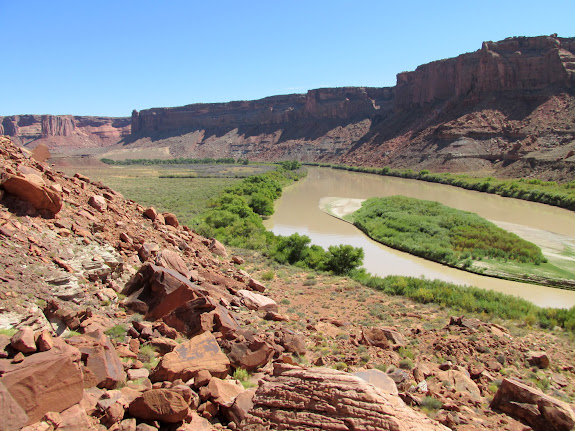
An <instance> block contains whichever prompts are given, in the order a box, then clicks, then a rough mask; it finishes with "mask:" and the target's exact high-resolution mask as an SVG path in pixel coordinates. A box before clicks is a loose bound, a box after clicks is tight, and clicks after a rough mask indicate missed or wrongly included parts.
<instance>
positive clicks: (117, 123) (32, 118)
mask: <svg viewBox="0 0 575 431" xmlns="http://www.w3.org/2000/svg"><path fill="white" fill-rule="evenodd" d="M2 134H5V135H9V136H11V137H12V139H13V141H14V142H16V143H18V144H19V145H23V146H32V147H35V146H36V145H38V144H40V143H43V144H46V145H47V146H48V147H49V148H50V149H52V150H58V149H66V148H68V149H69V148H90V147H105V146H109V145H112V144H115V143H117V142H118V141H119V140H120V139H122V138H124V137H126V136H128V135H129V134H130V118H127V117H124V118H111V117H83V116H73V115H13V116H9V117H3V118H2V117H0V135H2Z"/></svg>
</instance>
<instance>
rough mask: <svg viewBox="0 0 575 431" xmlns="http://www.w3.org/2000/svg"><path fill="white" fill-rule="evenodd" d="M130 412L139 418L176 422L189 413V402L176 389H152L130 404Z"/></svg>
mask: <svg viewBox="0 0 575 431" xmlns="http://www.w3.org/2000/svg"><path fill="white" fill-rule="evenodd" d="M129 410H130V414H131V415H132V416H134V417H136V418H138V419H144V420H148V421H156V420H157V421H162V422H167V423H176V422H180V421H181V420H183V419H184V418H185V417H186V416H187V414H188V403H186V401H185V400H184V398H183V397H182V396H181V395H180V394H179V393H178V392H176V391H172V390H169V389H150V390H149V391H146V392H144V393H143V394H142V396H140V397H138V398H136V399H135V400H134V401H132V403H131V404H130V408H129Z"/></svg>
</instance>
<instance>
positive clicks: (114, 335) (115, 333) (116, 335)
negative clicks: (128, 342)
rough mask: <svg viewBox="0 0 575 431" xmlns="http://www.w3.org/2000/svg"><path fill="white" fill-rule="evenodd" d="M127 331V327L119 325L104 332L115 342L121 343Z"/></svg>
mask: <svg viewBox="0 0 575 431" xmlns="http://www.w3.org/2000/svg"><path fill="white" fill-rule="evenodd" d="M126 331H127V329H126V326H125V325H122V324H119V325H115V326H113V327H111V328H110V329H107V330H106V331H104V334H106V335H107V336H108V337H110V338H111V339H113V340H116V341H119V340H122V339H123V338H124V337H125V336H126Z"/></svg>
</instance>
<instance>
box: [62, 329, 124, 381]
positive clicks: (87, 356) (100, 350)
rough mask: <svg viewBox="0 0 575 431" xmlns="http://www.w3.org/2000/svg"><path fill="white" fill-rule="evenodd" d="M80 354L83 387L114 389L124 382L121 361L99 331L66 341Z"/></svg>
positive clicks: (109, 342) (106, 337)
mask: <svg viewBox="0 0 575 431" xmlns="http://www.w3.org/2000/svg"><path fill="white" fill-rule="evenodd" d="M68 343H69V344H71V345H73V346H75V347H77V348H78V349H79V350H80V352H82V360H83V371H84V387H86V388H90V387H92V386H97V387H99V388H104V389H114V388H115V387H116V385H117V384H118V383H119V382H123V381H125V380H126V373H125V372H124V367H123V365H122V361H121V360H120V357H119V356H118V354H117V352H116V349H115V348H114V346H113V344H112V342H111V341H110V339H109V338H108V336H107V335H105V334H104V333H103V332H102V331H101V330H98V331H94V332H90V333H88V334H83V335H81V336H77V337H72V338H69V339H68Z"/></svg>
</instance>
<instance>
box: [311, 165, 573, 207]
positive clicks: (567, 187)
mask: <svg viewBox="0 0 575 431" xmlns="http://www.w3.org/2000/svg"><path fill="white" fill-rule="evenodd" d="M306 165H309V166H320V167H325V168H331V169H340V170H345V171H351V172H361V173H365V174H373V175H383V176H390V177H397V178H408V179H413V180H420V181H425V182H430V183H438V184H445V185H450V186H454V187H460V188H463V189H466V190H475V191H479V192H484V193H489V194H495V195H499V196H503V197H511V198H515V199H521V200H526V201H532V202H539V203H542V204H546V205H553V206H557V207H559V208H565V209H568V210H572V211H574V210H575V182H574V181H571V182H569V183H565V184H558V183H557V182H555V181H542V180H539V179H537V178H528V179H526V178H511V179H503V178H494V177H473V176H470V175H467V174H452V173H450V172H441V173H438V172H429V171H428V170H422V171H418V172H416V171H412V170H411V169H391V168H389V167H384V168H371V167H361V166H347V165H333V164H326V163H306Z"/></svg>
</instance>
